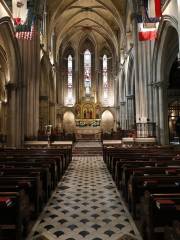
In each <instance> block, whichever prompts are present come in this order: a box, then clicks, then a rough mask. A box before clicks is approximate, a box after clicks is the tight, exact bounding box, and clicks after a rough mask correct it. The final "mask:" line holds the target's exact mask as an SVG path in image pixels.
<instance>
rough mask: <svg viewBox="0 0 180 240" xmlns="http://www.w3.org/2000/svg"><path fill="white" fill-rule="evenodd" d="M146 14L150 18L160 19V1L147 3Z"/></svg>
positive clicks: (150, 0)
mask: <svg viewBox="0 0 180 240" xmlns="http://www.w3.org/2000/svg"><path fill="white" fill-rule="evenodd" d="M148 3H149V4H148V5H149V6H148V13H149V17H150V18H160V17H161V16H162V11H161V0H149V1H148Z"/></svg>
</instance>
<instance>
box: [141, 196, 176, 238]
mask: <svg viewBox="0 0 180 240" xmlns="http://www.w3.org/2000/svg"><path fill="white" fill-rule="evenodd" d="M141 207H142V209H143V210H144V211H143V214H144V222H143V229H144V230H143V234H144V237H146V238H147V239H148V240H158V239H162V237H163V236H164V229H165V227H166V226H172V225H173V222H174V221H180V193H179V191H178V192H177V193H168V194H164V193H163V194H162V193H161V194H150V195H149V196H147V197H146V201H145V203H144V205H142V206H141ZM178 239H179V238H178Z"/></svg>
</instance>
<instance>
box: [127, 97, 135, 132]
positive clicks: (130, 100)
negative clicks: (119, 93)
mask: <svg viewBox="0 0 180 240" xmlns="http://www.w3.org/2000/svg"><path fill="white" fill-rule="evenodd" d="M126 98H127V100H126V102H127V104H126V107H127V109H126V112H127V129H132V127H133V126H134V114H135V112H134V96H127V97H126Z"/></svg>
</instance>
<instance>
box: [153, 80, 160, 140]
mask: <svg viewBox="0 0 180 240" xmlns="http://www.w3.org/2000/svg"><path fill="white" fill-rule="evenodd" d="M153 103H154V106H153V110H154V111H153V116H152V121H153V122H155V123H156V138H157V140H158V142H159V141H160V128H159V87H158V85H157V84H153Z"/></svg>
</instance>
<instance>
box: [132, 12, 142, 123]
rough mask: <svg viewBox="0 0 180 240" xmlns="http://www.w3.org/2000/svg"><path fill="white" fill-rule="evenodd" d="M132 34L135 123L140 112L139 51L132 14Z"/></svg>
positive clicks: (135, 23)
mask: <svg viewBox="0 0 180 240" xmlns="http://www.w3.org/2000/svg"><path fill="white" fill-rule="evenodd" d="M132 33H133V40H134V67H135V93H136V98H135V106H136V122H139V118H140V117H141V112H140V98H141V96H140V91H139V64H140V63H139V59H140V57H141V56H140V55H139V51H138V39H137V22H136V14H135V13H134V17H133V19H132Z"/></svg>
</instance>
